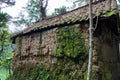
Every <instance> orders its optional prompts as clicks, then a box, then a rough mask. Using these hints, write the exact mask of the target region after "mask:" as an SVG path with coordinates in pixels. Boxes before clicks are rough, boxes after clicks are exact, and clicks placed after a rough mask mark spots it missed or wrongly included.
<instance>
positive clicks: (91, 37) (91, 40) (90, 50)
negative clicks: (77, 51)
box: [87, 0, 93, 80]
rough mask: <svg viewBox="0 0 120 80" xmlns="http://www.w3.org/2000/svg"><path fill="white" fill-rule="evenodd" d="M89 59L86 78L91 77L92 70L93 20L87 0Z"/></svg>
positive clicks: (90, 6)
mask: <svg viewBox="0 0 120 80" xmlns="http://www.w3.org/2000/svg"><path fill="white" fill-rule="evenodd" d="M89 23H90V24H89V60H88V73H87V80H90V78H91V72H92V54H93V20H92V0H89Z"/></svg>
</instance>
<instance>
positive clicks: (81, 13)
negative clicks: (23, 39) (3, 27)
mask: <svg viewBox="0 0 120 80" xmlns="http://www.w3.org/2000/svg"><path fill="white" fill-rule="evenodd" d="M92 10H93V11H92V13H93V17H94V18H95V17H96V16H102V17H109V16H112V15H114V14H117V2H116V0H101V1H97V2H94V3H93V4H92ZM88 12H89V6H88V5H85V6H83V7H80V8H77V9H75V10H72V11H69V12H67V13H65V14H62V15H58V16H56V17H53V18H50V19H46V20H42V21H37V22H36V23H34V24H32V25H30V26H29V27H28V28H27V29H25V30H23V31H21V32H20V33H18V34H16V35H14V36H13V38H15V37H17V36H19V35H24V34H27V33H30V32H34V31H37V30H43V29H47V28H54V27H58V26H60V25H63V24H70V23H75V22H76V21H77V22H78V21H79V22H81V21H86V20H88V18H89V16H88Z"/></svg>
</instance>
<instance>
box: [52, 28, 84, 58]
mask: <svg viewBox="0 0 120 80" xmlns="http://www.w3.org/2000/svg"><path fill="white" fill-rule="evenodd" d="M84 41H85V40H84V39H83V38H82V35H81V31H80V28H79V27H78V26H72V27H68V26H66V27H62V28H59V29H58V30H57V49H56V52H55V53H54V54H55V56H57V57H62V56H68V57H72V58H75V57H77V56H78V55H83V54H86V48H85V42H84Z"/></svg>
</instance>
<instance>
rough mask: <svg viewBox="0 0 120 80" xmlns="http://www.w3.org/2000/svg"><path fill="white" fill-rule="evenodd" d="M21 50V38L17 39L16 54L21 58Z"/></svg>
mask: <svg viewBox="0 0 120 80" xmlns="http://www.w3.org/2000/svg"><path fill="white" fill-rule="evenodd" d="M21 48H22V38H20V37H19V38H18V50H19V52H18V54H19V55H20V56H21Z"/></svg>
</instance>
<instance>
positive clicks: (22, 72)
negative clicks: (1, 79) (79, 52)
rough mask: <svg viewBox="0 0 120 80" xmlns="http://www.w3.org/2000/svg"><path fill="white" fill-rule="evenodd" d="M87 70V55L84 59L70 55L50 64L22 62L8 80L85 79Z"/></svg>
mask: <svg viewBox="0 0 120 80" xmlns="http://www.w3.org/2000/svg"><path fill="white" fill-rule="evenodd" d="M86 71H87V56H86V57H85V59H83V61H81V59H80V58H79V57H78V58H75V59H73V58H72V59H71V58H68V57H62V58H58V61H57V62H56V63H53V64H49V66H47V65H45V64H39V65H36V64H35V65H34V64H31V63H29V64H21V65H20V66H19V67H18V68H16V69H15V71H14V74H13V75H14V76H13V77H11V79H8V80H84V79H85V75H86Z"/></svg>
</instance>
